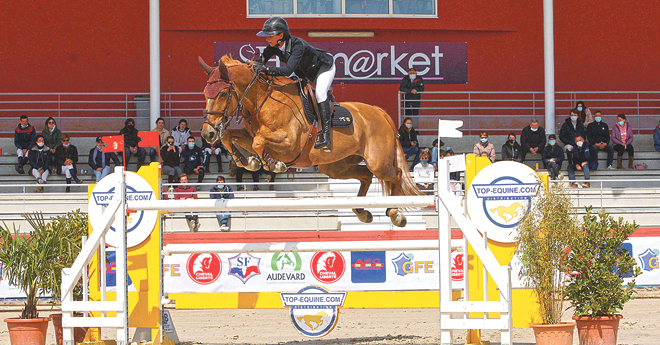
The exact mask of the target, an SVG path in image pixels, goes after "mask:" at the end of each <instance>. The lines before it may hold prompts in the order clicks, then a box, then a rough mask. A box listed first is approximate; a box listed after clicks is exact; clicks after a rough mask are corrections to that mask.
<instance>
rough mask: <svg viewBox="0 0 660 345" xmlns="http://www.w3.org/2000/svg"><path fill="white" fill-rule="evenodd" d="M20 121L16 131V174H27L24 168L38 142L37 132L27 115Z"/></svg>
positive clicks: (22, 116)
mask: <svg viewBox="0 0 660 345" xmlns="http://www.w3.org/2000/svg"><path fill="white" fill-rule="evenodd" d="M19 121H20V122H19V123H18V126H16V129H15V130H14V146H16V155H17V156H18V164H17V165H16V172H18V173H19V174H25V170H23V166H24V165H25V164H27V163H28V160H29V159H28V151H29V150H30V148H32V146H33V145H34V143H35V142H36V141H37V131H36V130H35V129H34V127H32V125H31V124H30V122H29V120H28V117H27V115H21V117H20V119H19Z"/></svg>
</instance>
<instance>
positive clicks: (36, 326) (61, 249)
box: [0, 213, 80, 345]
mask: <svg viewBox="0 0 660 345" xmlns="http://www.w3.org/2000/svg"><path fill="white" fill-rule="evenodd" d="M23 217H24V218H25V219H26V220H27V222H28V223H29V224H30V226H31V227H32V229H33V230H32V231H30V232H29V233H19V231H18V229H16V227H15V226H14V227H13V231H10V230H9V228H8V227H7V225H6V224H4V223H3V225H1V226H0V242H1V244H0V263H1V264H2V266H3V275H4V278H5V279H7V281H8V283H9V284H11V285H14V286H17V287H18V288H20V289H21V290H22V291H23V292H24V293H25V295H26V297H27V299H26V302H25V307H24V309H23V311H22V313H21V315H20V317H19V318H7V319H5V322H7V328H8V329H9V336H10V339H11V343H12V345H27V344H30V345H31V344H35V345H37V344H38V345H43V344H45V342H46V332H47V329H48V321H50V318H48V317H41V318H40V317H39V313H38V311H37V302H38V301H39V297H41V296H43V295H44V294H46V293H48V292H56V291H60V285H61V284H60V282H61V279H62V268H64V267H68V266H69V265H70V264H71V263H72V262H73V261H72V260H75V257H76V256H77V254H78V252H79V251H80V241H79V240H76V239H73V240H72V239H71V238H70V237H69V236H70V233H69V229H67V227H66V226H64V225H63V224H60V225H59V226H54V225H55V224H49V223H46V221H45V220H44V217H43V214H41V213H33V214H29V213H24V214H23ZM71 258H73V259H71Z"/></svg>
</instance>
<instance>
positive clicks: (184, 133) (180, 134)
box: [172, 119, 192, 153]
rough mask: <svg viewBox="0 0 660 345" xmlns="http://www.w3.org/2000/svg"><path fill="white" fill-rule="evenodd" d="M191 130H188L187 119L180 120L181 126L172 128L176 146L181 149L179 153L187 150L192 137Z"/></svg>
mask: <svg viewBox="0 0 660 345" xmlns="http://www.w3.org/2000/svg"><path fill="white" fill-rule="evenodd" d="M191 135H192V134H191V132H190V128H188V121H186V119H181V120H179V125H178V126H176V127H174V128H172V136H173V137H174V145H176V146H177V147H178V148H179V153H181V151H183V149H185V148H186V145H187V144H188V138H189V137H190V136H191Z"/></svg>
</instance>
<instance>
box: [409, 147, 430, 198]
mask: <svg viewBox="0 0 660 345" xmlns="http://www.w3.org/2000/svg"><path fill="white" fill-rule="evenodd" d="M419 158H420V162H419V163H418V164H417V165H415V168H414V172H413V176H414V178H415V183H417V186H418V187H419V189H421V190H433V178H434V177H435V168H434V167H433V165H432V164H429V158H430V157H429V153H428V152H427V151H422V153H420V155H419Z"/></svg>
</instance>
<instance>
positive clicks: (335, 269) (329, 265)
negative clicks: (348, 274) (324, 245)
mask: <svg viewBox="0 0 660 345" xmlns="http://www.w3.org/2000/svg"><path fill="white" fill-rule="evenodd" d="M310 269H311V271H312V275H313V276H314V278H316V280H318V281H320V282H321V283H326V284H330V283H334V282H336V281H338V280H339V278H341V277H342V276H343V275H344V270H345V269H346V261H345V260H344V256H343V255H341V253H339V252H318V253H315V254H314V256H312V262H311V264H310Z"/></svg>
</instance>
